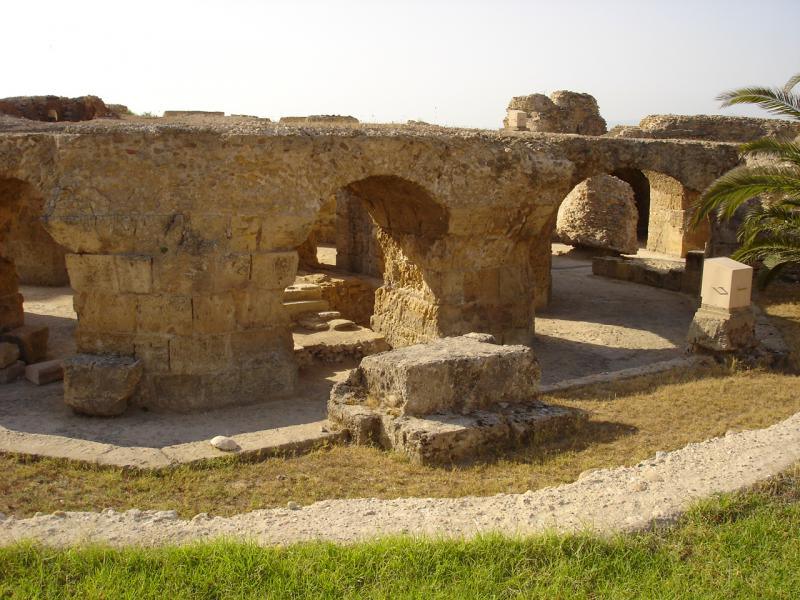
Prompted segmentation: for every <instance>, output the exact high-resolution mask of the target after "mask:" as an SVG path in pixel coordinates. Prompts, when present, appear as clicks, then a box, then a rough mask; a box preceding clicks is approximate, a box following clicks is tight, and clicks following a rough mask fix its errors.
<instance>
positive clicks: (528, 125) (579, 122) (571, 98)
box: [503, 90, 606, 135]
mask: <svg viewBox="0 0 800 600" xmlns="http://www.w3.org/2000/svg"><path fill="white" fill-rule="evenodd" d="M506 112H507V114H506V118H505V119H504V121H503V127H504V128H505V129H511V130H513V131H539V132H546V133H578V134H580V135H603V134H604V133H605V132H606V122H605V119H603V117H601V116H600V109H599V108H598V107H597V100H595V98H594V96H592V95H590V94H579V93H577V92H570V91H566V90H560V91H557V92H553V93H552V94H550V97H549V98H548V97H547V96H545V95H544V94H531V95H529V96H515V97H514V98H512V99H511V102H510V103H509V105H508V109H507V111H506Z"/></svg>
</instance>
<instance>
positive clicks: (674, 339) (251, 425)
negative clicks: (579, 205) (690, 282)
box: [0, 247, 694, 467]
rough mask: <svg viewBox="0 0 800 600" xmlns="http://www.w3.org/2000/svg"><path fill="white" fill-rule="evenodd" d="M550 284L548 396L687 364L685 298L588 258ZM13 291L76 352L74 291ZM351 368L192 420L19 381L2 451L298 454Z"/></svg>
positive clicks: (8, 403)
mask: <svg viewBox="0 0 800 600" xmlns="http://www.w3.org/2000/svg"><path fill="white" fill-rule="evenodd" d="M564 248H566V249H568V247H564ZM556 249H557V251H564V249H559V248H558V247H556ZM320 255H321V256H320V258H322V259H323V260H325V261H334V260H335V251H334V250H333V249H332V248H328V247H321V248H320ZM553 280H554V291H553V301H552V303H551V307H550V308H548V309H547V310H545V311H542V312H541V314H539V315H537V319H536V329H537V336H536V343H535V350H536V353H537V356H538V357H539V360H540V362H541V365H542V373H543V375H542V384H543V385H544V386H545V387H550V386H552V385H553V384H556V383H558V382H563V381H564V380H568V379H569V380H571V379H574V378H579V377H583V378H585V377H587V376H589V377H590V378H591V377H592V376H595V375H598V374H601V373H606V372H609V371H614V372H616V371H618V370H623V369H635V368H640V367H643V366H646V365H653V364H655V363H664V361H671V360H676V359H679V358H681V357H683V356H684V352H683V340H684V336H685V334H686V331H687V329H688V325H689V322H690V320H691V317H692V313H693V310H694V306H693V301H692V300H691V299H690V298H688V297H687V296H683V295H681V294H676V293H673V292H668V291H664V290H659V289H655V288H650V287H646V286H640V285H636V284H631V283H627V282H620V281H613V280H607V279H603V278H600V277H595V276H593V275H592V274H591V262H590V260H589V259H588V258H587V257H585V256H584V257H581V256H578V257H577V258H576V257H575V253H574V252H572V253H570V254H568V255H563V256H555V257H554V260H553ZM22 293H23V295H24V296H25V311H26V321H27V322H28V323H31V324H41V325H47V326H49V327H50V351H49V352H50V357H51V358H57V357H64V356H68V355H70V354H72V353H74V351H75V345H74V341H73V337H72V333H73V330H74V326H75V312H74V310H73V307H72V292H71V290H70V289H69V288H38V287H30V286H25V287H23V288H22ZM354 365H355V363H354V362H352V361H350V362H345V363H340V364H338V365H335V366H325V365H321V366H315V367H313V368H307V369H304V370H303V371H301V379H300V384H299V387H298V389H297V392H296V393H295V394H294V395H293V396H292V397H291V398H288V399H273V400H268V401H264V402H261V403H259V404H254V405H251V406H245V407H231V408H222V409H218V410H214V411H208V412H205V413H197V414H192V415H175V414H163V413H161V414H159V413H152V412H147V411H144V410H141V409H137V408H131V409H130V410H129V411H128V412H127V413H126V414H125V415H123V416H121V417H117V418H114V419H97V418H87V417H82V416H77V415H74V414H73V413H72V412H71V411H70V410H69V409H67V408H66V406H64V403H63V401H62V399H61V397H62V386H61V384H60V383H54V384H50V385H47V386H43V387H37V386H34V385H33V384H31V383H29V382H28V381H26V380H20V381H17V382H16V383H13V384H10V385H5V386H0V451H7V452H30V453H35V454H40V455H46V456H60V457H66V458H73V459H83V460H90V461H93V462H98V463H101V464H118V465H121V466H126V465H135V466H141V467H161V466H167V465H170V464H175V463H176V462H185V461H192V460H201V459H205V458H210V457H213V456H218V455H220V454H221V453H220V451H218V450H216V449H213V448H211V447H210V445H209V444H208V443H207V440H208V439H210V438H212V437H214V436H216V435H226V436H231V437H234V439H236V440H237V442H239V443H240V445H241V446H242V448H245V449H248V450H249V451H258V450H261V449H265V448H275V449H287V448H288V449H291V448H293V447H295V445H300V446H303V447H305V446H304V445H307V444H309V443H311V442H313V441H317V442H319V441H323V440H325V439H328V438H329V437H330V433H329V432H326V431H325V427H326V422H325V418H326V402H327V398H328V395H329V392H330V388H331V386H332V385H333V383H334V382H335V381H338V380H341V379H342V378H343V377H344V376H345V373H346V371H347V370H348V369H349V368H352V367H353V366H354ZM588 382H589V383H590V382H591V379H589V380H588Z"/></svg>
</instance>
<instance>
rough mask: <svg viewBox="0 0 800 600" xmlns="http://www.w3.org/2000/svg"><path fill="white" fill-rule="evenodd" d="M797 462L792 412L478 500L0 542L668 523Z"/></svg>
mask: <svg viewBox="0 0 800 600" xmlns="http://www.w3.org/2000/svg"><path fill="white" fill-rule="evenodd" d="M798 460H800V413H797V414H795V415H794V416H792V417H790V418H788V419H786V420H784V421H782V422H780V423H777V424H775V425H773V426H771V427H768V428H766V429H760V430H755V431H745V432H741V433H729V434H728V435H726V436H725V437H721V438H715V439H712V440H707V441H705V442H702V443H698V444H690V445H688V446H686V447H685V448H682V449H680V450H676V451H673V452H668V453H667V452H664V453H657V455H656V456H655V457H654V458H652V459H651V460H647V461H644V462H642V463H640V464H639V465H637V466H635V467H622V468H617V469H607V470H598V471H592V472H589V473H586V474H584V475H583V476H582V477H581V478H580V479H579V480H578V481H576V482H575V483H572V484H568V485H562V486H559V487H555V488H546V489H542V490H539V491H537V492H526V493H525V494H502V495H497V496H490V497H486V498H476V497H465V498H448V499H432V498H403V499H398V500H376V499H360V500H326V501H323V502H317V503H315V504H312V505H310V506H306V507H294V506H293V507H292V508H294V510H292V509H290V508H286V509H271V510H258V511H253V512H249V513H245V514H241V515H236V516H234V517H230V518H221V517H213V518H212V517H208V516H207V515H198V516H196V517H195V518H193V519H191V520H189V521H184V520H179V519H178V518H177V516H176V514H175V513H174V512H173V511H138V510H129V511H126V512H124V513H115V512H114V511H112V510H106V511H103V512H100V513H91V512H69V513H60V514H59V513H54V514H52V515H40V516H38V517H33V518H29V519H21V520H16V519H14V518H8V519H4V520H3V521H2V522H0V544H8V543H11V542H13V541H16V540H20V539H25V538H32V539H35V540H37V541H39V542H42V543H46V544H52V545H68V544H78V543H87V542H95V543H98V542H99V543H105V544H112V545H126V544H137V545H161V544H180V543H186V542H190V541H195V540H201V539H211V538H217V537H227V538H232V539H242V540H244V539H247V540H254V541H256V542H258V543H261V544H288V543H292V542H298V541H303V540H330V541H335V542H352V541H356V540H364V539H369V538H374V537H376V536H382V535H390V534H401V533H403V534H411V535H425V536H439V537H470V536H473V535H475V534H478V533H487V532H501V533H504V534H511V535H513V534H532V533H537V532H541V531H544V530H548V529H554V530H557V531H561V532H569V531H578V530H583V529H586V528H592V529H594V530H596V531H599V532H611V531H620V530H635V529H641V528H645V527H648V526H649V525H651V524H652V523H653V522H654V521H655V522H670V521H671V520H673V519H674V518H675V517H677V516H678V515H679V514H680V513H681V512H682V511H684V510H685V509H686V508H687V506H688V505H689V504H691V503H692V502H693V501H695V500H696V499H698V498H705V497H708V496H710V495H712V494H715V493H720V492H731V491H735V490H739V489H741V488H744V487H747V486H751V485H753V484H754V483H756V482H758V481H760V480H763V479H765V478H767V477H769V476H771V475H774V474H777V473H778V472H780V471H782V470H784V469H786V468H788V467H789V466H791V465H792V464H793V463H795V462H797V461H798Z"/></svg>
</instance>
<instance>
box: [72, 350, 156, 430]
mask: <svg viewBox="0 0 800 600" xmlns="http://www.w3.org/2000/svg"><path fill="white" fill-rule="evenodd" d="M141 376H142V363H141V361H139V360H136V359H134V358H130V357H113V356H95V355H90V354H77V355H75V356H71V357H70V358H67V359H65V360H64V402H65V403H66V404H67V406H69V407H71V408H72V409H73V410H74V411H75V412H77V413H82V414H87V415H96V416H103V417H110V416H115V415H120V414H122V413H123V412H125V409H126V407H127V405H128V400H129V399H130V398H131V397H132V396H133V394H134V393H135V392H136V387H137V385H138V384H139V380H140V379H141Z"/></svg>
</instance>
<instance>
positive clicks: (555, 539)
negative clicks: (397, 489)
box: [0, 467, 800, 600]
mask: <svg viewBox="0 0 800 600" xmlns="http://www.w3.org/2000/svg"><path fill="white" fill-rule="evenodd" d="M798 590H800V467H795V468H794V469H792V470H790V471H789V472H788V473H786V474H784V475H783V476H782V477H779V478H776V479H773V480H771V481H770V482H768V483H766V484H764V485H761V486H759V487H758V488H757V489H755V490H753V491H750V492H748V493H746V494H739V495H729V496H724V497H721V498H716V499H713V500H711V501H707V502H705V503H704V504H702V505H701V506H699V507H697V508H696V509H694V510H693V511H691V512H690V513H689V514H688V515H687V516H686V518H685V519H683V521H682V523H681V524H680V525H679V526H677V527H675V528H673V529H669V530H663V531H656V532H649V533H643V534H636V535H620V536H617V537H615V538H613V539H601V538H598V537H593V536H590V535H579V536H540V537H534V538H529V539H518V540H516V539H508V538H502V537H497V536H493V537H483V538H479V539H476V540H473V541H469V542H463V541H422V540H413V539H407V538H394V539H385V540H380V541H376V542H372V543H367V544H358V545H352V546H336V545H332V544H321V543H315V544H303V545H297V546H291V547H288V548H284V549H278V548H259V547H257V546H254V545H247V544H233V543H221V542H217V543H210V544H208V543H207V544H202V545H195V546H187V547H178V548H163V549H141V548H140V549H125V550H111V549H103V548H82V549H67V550H56V549H48V548H43V547H36V546H31V545H25V544H19V545H16V546H13V547H10V548H5V549H0V597H2V598H136V599H137V600H138V599H144V598H169V599H175V598H192V599H196V598H426V599H427V598H540V597H541V598H648V599H651V598H669V599H674V598H720V599H721V598H726V599H728V598H787V599H788V598H796V597H797V596H798Z"/></svg>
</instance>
